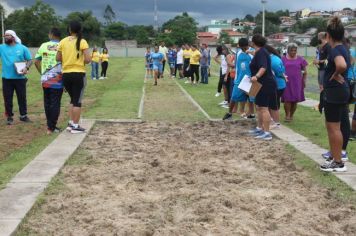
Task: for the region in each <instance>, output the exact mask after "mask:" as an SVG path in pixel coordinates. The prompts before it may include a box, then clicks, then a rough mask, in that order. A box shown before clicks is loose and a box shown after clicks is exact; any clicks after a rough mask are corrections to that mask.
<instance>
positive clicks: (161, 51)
mask: <svg viewBox="0 0 356 236" xmlns="http://www.w3.org/2000/svg"><path fill="white" fill-rule="evenodd" d="M159 52H160V53H162V54H163V56H164V60H167V53H168V48H167V47H166V46H164V47H161V46H159Z"/></svg>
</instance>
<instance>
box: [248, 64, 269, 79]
mask: <svg viewBox="0 0 356 236" xmlns="http://www.w3.org/2000/svg"><path fill="white" fill-rule="evenodd" d="M265 73H266V68H263V67H261V68H260V69H259V70H258V72H257V73H256V75H255V76H252V78H251V81H252V82H257V80H258V79H259V78H261V77H262V76H263V75H264V74H265Z"/></svg>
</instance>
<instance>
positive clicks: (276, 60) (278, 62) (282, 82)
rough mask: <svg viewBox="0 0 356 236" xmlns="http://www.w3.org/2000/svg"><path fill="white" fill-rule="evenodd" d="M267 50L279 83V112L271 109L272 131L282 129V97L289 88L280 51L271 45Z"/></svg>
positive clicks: (275, 77) (267, 46)
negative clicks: (280, 111) (280, 114)
mask: <svg viewBox="0 0 356 236" xmlns="http://www.w3.org/2000/svg"><path fill="white" fill-rule="evenodd" d="M265 48H266V49H267V51H268V52H269V53H270V56H271V66H272V72H273V75H274V79H275V80H276V83H277V110H272V109H270V113H271V117H272V119H273V121H274V123H273V124H272V126H271V129H278V128H279V127H280V125H281V124H280V121H279V109H280V107H281V97H282V95H283V92H284V89H285V88H286V87H287V82H286V76H285V72H286V68H285V67H284V64H283V61H282V59H281V57H280V54H279V53H278V51H277V50H276V49H275V48H273V47H272V46H270V45H266V46H265Z"/></svg>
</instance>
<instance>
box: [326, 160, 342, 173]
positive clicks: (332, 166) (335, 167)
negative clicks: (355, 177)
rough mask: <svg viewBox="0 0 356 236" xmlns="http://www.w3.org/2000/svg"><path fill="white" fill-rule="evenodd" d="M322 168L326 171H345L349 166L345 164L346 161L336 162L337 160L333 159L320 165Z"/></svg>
mask: <svg viewBox="0 0 356 236" xmlns="http://www.w3.org/2000/svg"><path fill="white" fill-rule="evenodd" d="M320 170H322V171H325V172H333V171H335V172H345V171H347V168H346V166H345V164H344V163H342V162H340V163H338V162H335V161H331V162H328V161H327V162H325V163H324V164H322V165H321V166H320Z"/></svg>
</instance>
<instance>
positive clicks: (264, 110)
mask: <svg viewBox="0 0 356 236" xmlns="http://www.w3.org/2000/svg"><path fill="white" fill-rule="evenodd" d="M259 109H260V114H261V116H262V119H261V120H262V122H261V123H262V125H263V128H262V129H263V131H265V132H269V125H270V123H271V116H270V114H269V111H268V107H260V108H259Z"/></svg>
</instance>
